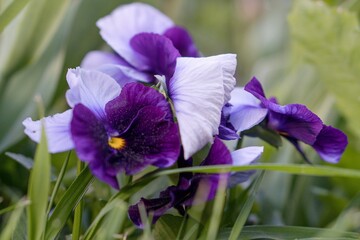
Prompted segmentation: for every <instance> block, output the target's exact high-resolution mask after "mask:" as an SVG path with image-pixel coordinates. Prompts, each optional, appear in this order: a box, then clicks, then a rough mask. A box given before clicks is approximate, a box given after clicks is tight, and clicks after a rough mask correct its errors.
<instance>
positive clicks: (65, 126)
mask: <svg viewBox="0 0 360 240" xmlns="http://www.w3.org/2000/svg"><path fill="white" fill-rule="evenodd" d="M71 119H72V109H70V110H67V111H65V112H63V113H59V114H55V115H54V116H50V117H46V118H44V119H43V120H44V124H45V133H46V138H47V141H48V148H49V152H51V153H58V152H64V151H67V150H70V149H73V148H74V143H73V141H72V138H71V132H70V122H71ZM23 125H24V126H25V130H24V131H25V134H26V135H28V136H29V137H30V138H31V140H33V141H35V142H37V143H38V142H40V137H41V120H38V121H33V120H32V119H31V118H27V119H25V120H24V121H23Z"/></svg>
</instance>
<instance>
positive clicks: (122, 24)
mask: <svg viewBox="0 0 360 240" xmlns="http://www.w3.org/2000/svg"><path fill="white" fill-rule="evenodd" d="M96 25H97V26H98V27H99V28H100V34H101V36H102V38H103V39H104V40H105V41H106V42H107V43H108V44H109V45H110V46H111V47H112V48H113V49H114V50H115V51H116V52H117V53H118V54H119V55H120V56H121V57H123V58H124V59H125V60H126V61H127V62H129V63H130V64H131V65H133V66H135V67H136V68H138V69H142V70H144V69H143V68H144V66H143V60H142V56H141V55H140V54H137V53H136V52H134V51H133V49H132V48H131V47H130V39H131V38H132V37H134V36H135V35H136V34H138V33H141V32H152V33H158V34H162V33H164V32H165V30H166V29H168V28H170V27H172V26H173V25H174V23H173V22H172V21H171V20H170V18H168V17H167V16H165V15H164V14H163V13H161V12H160V11H159V10H157V9H155V8H154V7H152V6H150V5H147V4H144V3H132V4H128V5H123V6H121V7H119V8H117V9H115V10H114V11H113V12H112V13H111V14H110V15H107V16H105V17H103V18H101V19H100V20H98V21H97V23H96Z"/></svg>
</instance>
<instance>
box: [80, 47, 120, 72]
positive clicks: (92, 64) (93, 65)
mask: <svg viewBox="0 0 360 240" xmlns="http://www.w3.org/2000/svg"><path fill="white" fill-rule="evenodd" d="M103 64H120V65H124V64H125V61H124V60H123V59H121V58H120V57H119V55H117V54H115V53H108V52H103V51H91V52H89V53H87V54H86V55H85V57H84V59H83V60H82V61H81V64H80V66H81V68H83V69H89V70H90V69H97V68H98V67H99V66H101V65H103Z"/></svg>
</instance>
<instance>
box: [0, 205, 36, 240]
mask: <svg viewBox="0 0 360 240" xmlns="http://www.w3.org/2000/svg"><path fill="white" fill-rule="evenodd" d="M27 205H29V201H28V200H21V201H20V202H18V203H17V204H16V205H15V207H14V208H13V209H14V211H13V212H12V214H11V216H10V219H9V220H8V222H7V224H6V226H5V228H4V229H3V230H2V232H1V235H0V240H8V239H12V236H13V233H14V231H15V229H16V227H17V225H18V223H19V221H20V218H21V214H22V213H23V211H24V208H25V207H26V206H27Z"/></svg>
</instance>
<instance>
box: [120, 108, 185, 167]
mask: <svg viewBox="0 0 360 240" xmlns="http://www.w3.org/2000/svg"><path fill="white" fill-rule="evenodd" d="M121 137H122V138H124V139H125V140H126V144H127V146H126V147H125V149H124V150H123V151H122V152H121V153H119V154H121V155H123V161H122V163H121V165H123V166H124V169H125V171H126V173H127V174H134V173H137V172H139V171H140V170H142V169H143V168H144V167H146V166H148V165H150V164H151V165H155V166H157V167H169V166H171V165H173V164H174V163H175V162H176V160H177V158H178V156H179V153H180V136H179V131H178V127H177V124H176V123H174V122H172V121H169V120H166V119H165V112H164V111H162V109H161V108H159V107H156V106H147V107H144V108H142V109H141V110H140V111H139V113H138V115H137V117H136V118H135V119H134V121H133V122H132V124H131V126H130V127H129V129H128V130H127V131H126V132H125V133H124V134H122V135H121Z"/></svg>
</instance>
